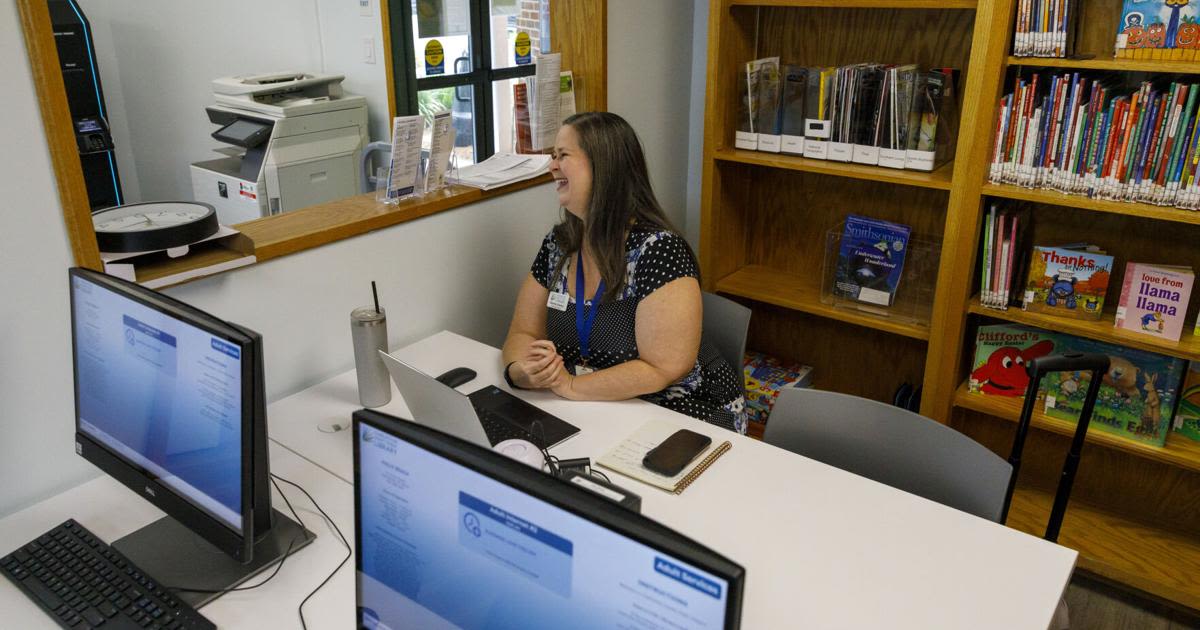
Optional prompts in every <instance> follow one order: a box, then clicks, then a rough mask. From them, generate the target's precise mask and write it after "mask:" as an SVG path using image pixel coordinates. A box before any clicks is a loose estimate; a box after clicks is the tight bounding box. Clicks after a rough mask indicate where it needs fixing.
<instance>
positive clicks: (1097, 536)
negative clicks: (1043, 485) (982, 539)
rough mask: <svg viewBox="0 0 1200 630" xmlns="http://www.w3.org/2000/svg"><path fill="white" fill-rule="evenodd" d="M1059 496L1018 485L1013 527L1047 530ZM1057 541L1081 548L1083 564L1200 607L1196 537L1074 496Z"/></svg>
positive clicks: (1027, 530) (1038, 533) (1036, 533)
mask: <svg viewBox="0 0 1200 630" xmlns="http://www.w3.org/2000/svg"><path fill="white" fill-rule="evenodd" d="M1053 501H1054V495H1053V494H1052V493H1050V492H1045V491H1042V490H1039V489H1035V488H1030V487H1026V486H1018V487H1017V490H1016V492H1015V493H1014V494H1013V501H1012V507H1011V509H1010V510H1009V513H1008V523H1007V524H1008V526H1009V527H1012V528H1014V529H1019V530H1021V531H1023V532H1025V533H1028V534H1030V535H1033V536H1041V535H1043V534H1044V533H1045V532H1046V521H1047V520H1048V519H1049V516H1050V506H1051V504H1052V503H1053ZM1058 543H1059V544H1060V545H1063V546H1064V547H1069V548H1071V549H1074V550H1076V551H1078V552H1079V563H1078V565H1077V566H1078V568H1080V569H1082V570H1084V571H1087V572H1088V573H1091V574H1093V575H1098V576H1100V577H1103V578H1106V579H1108V580H1113V581H1116V582H1120V583H1123V584H1128V585H1130V586H1132V587H1134V588H1137V589H1140V590H1143V591H1145V592H1147V593H1151V594H1153V595H1156V596H1158V597H1161V598H1163V599H1167V600H1170V601H1173V602H1177V603H1179V604H1183V605H1184V606H1188V607H1191V608H1193V609H1200V542H1198V541H1197V539H1196V537H1195V536H1194V535H1188V534H1185V533H1182V532H1179V531H1173V530H1167V529H1163V528H1162V527H1160V526H1158V525H1148V524H1146V523H1143V522H1140V521H1136V520H1132V519H1129V518H1126V517H1123V516H1121V515H1118V514H1114V513H1112V512H1109V511H1106V510H1104V509H1101V508H1098V507H1095V506H1092V505H1089V504H1087V503H1083V502H1080V501H1077V500H1074V499H1072V500H1071V504H1070V507H1069V508H1068V509H1067V515H1066V518H1065V519H1064V521H1063V528H1062V531H1061V532H1060V533H1059V537H1058Z"/></svg>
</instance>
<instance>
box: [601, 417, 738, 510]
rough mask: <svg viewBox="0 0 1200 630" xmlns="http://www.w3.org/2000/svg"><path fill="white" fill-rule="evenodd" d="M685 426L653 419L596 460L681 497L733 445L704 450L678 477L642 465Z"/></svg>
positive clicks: (719, 445)
mask: <svg viewBox="0 0 1200 630" xmlns="http://www.w3.org/2000/svg"><path fill="white" fill-rule="evenodd" d="M681 428H683V427H680V426H677V425H674V424H671V423H669V422H661V421H657V420H651V421H650V422H647V423H646V424H643V425H642V426H641V428H639V429H638V430H637V431H636V432H634V434H633V435H631V436H629V437H627V438H625V440H624V441H622V442H621V443H620V444H618V445H616V446H614V447H613V448H612V450H610V451H609V452H607V453H605V454H604V455H602V456H601V457H600V459H597V460H596V463H597V464H599V465H601V466H603V467H605V468H608V469H609V470H613V471H616V472H619V473H621V474H622V475H625V476H626V477H632V478H634V479H637V480H638V481H641V482H644V483H648V484H650V485H652V486H655V487H658V488H662V489H663V490H668V491H671V492H674V493H675V494H679V493H681V492H683V491H684V490H686V489H687V487H688V486H690V485H692V482H694V481H696V478H697V477H699V476H700V475H701V474H702V473H703V472H704V471H706V470H708V467H709V466H712V465H713V462H715V461H717V459H718V458H720V457H721V456H722V455H724V454H725V453H726V452H727V451H728V450H729V449H731V448H733V445H732V444H730V443H729V442H728V441H725V442H721V443H720V444H717V443H715V442H714V443H712V444H709V446H708V448H706V449H704V451H702V452H701V453H700V454H699V455H697V456H696V459H694V460H692V463H691V464H689V465H687V466H685V467H684V469H683V470H682V471H680V473H679V474H677V475H675V476H674V477H668V476H666V475H660V474H658V473H656V472H654V471H652V470H649V469H648V468H646V467H645V466H643V465H642V458H643V457H645V456H646V453H648V452H650V449H652V448H654V447H655V446H658V445H659V444H660V443H662V441H663V440H665V439H667V438H668V437H669V436H670V435H671V434H672V433H674V432H676V431H678V430H679V429H681Z"/></svg>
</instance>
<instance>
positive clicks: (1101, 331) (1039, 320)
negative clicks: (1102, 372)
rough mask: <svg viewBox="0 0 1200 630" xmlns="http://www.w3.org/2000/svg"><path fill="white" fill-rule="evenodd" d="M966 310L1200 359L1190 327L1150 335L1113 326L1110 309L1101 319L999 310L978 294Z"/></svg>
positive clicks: (1197, 341)
mask: <svg viewBox="0 0 1200 630" xmlns="http://www.w3.org/2000/svg"><path fill="white" fill-rule="evenodd" d="M967 310H968V312H971V313H975V314H977V315H983V316H985V317H993V318H995V319H1002V320H1004V321H1009V322H1013V323H1017V324H1026V325H1028V326H1036V327H1038V328H1044V329H1047V330H1054V331H1057V332H1064V333H1067V334H1071V335H1077V336H1079V337H1086V338H1088V339H1095V340H1097V341H1104V342H1107V343H1113V344H1116V345H1119V346H1125V347H1127V348H1137V349H1139V350H1147V351H1149V352H1157V353H1159V354H1165V355H1167V356H1171V357H1179V358H1181V359H1186V360H1188V361H1200V338H1197V337H1196V336H1195V335H1194V334H1192V332H1191V331H1190V330H1185V331H1184V333H1183V336H1182V337H1180V339H1179V341H1177V342H1176V341H1170V340H1163V339H1158V338H1155V337H1151V336H1150V335H1140V334H1138V333H1135V332H1129V331H1127V330H1121V329H1118V328H1115V327H1113V317H1114V314H1113V313H1112V312H1111V311H1108V312H1105V313H1104V316H1103V317H1102V318H1100V320H1099V321H1094V322H1092V321H1084V320H1080V319H1069V318H1066V317H1055V316H1054V315H1047V314H1045V313H1034V312H1031V311H1023V310H1021V309H1019V308H1016V307H1009V309H1008V310H1007V311H999V310H995V309H990V308H986V307H984V306H983V305H982V304H980V303H979V296H978V295H976V296H975V297H974V298H972V299H971V303H970V305H969V306H968V307H967Z"/></svg>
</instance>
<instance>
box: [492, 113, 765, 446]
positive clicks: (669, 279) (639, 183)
mask: <svg viewBox="0 0 1200 630" xmlns="http://www.w3.org/2000/svg"><path fill="white" fill-rule="evenodd" d="M550 173H551V174H552V175H554V180H555V184H556V186H557V190H558V201H559V205H561V206H562V207H563V209H565V210H566V212H565V213H564V214H563V219H562V221H561V222H560V223H559V224H558V225H556V226H554V228H553V229H552V230H551V231H550V233H549V234H547V235H546V238H545V239H544V240H543V241H542V248H541V250H540V251H539V252H538V254H537V258H536V259H535V260H534V262H533V268H532V270H531V273H530V274H529V276H528V277H527V278H526V279H525V282H524V284H523V285H522V286H521V290H520V293H519V294H518V295H517V305H516V309H515V310H514V312H513V319H512V325H511V326H510V327H509V330H508V338H507V339H506V340H505V342H504V362H505V379H506V380H508V382H509V384H510V385H512V386H514V387H518V388H525V389H535V388H547V389H550V390H552V391H553V392H554V393H556V394H558V395H559V396H562V397H564V398H569V399H572V400H624V399H628V398H634V397H641V398H643V399H644V400H648V401H650V402H653V403H655V404H658V405H662V406H663V407H667V408H668V409H673V410H675V411H678V412H681V413H685V414H687V415H690V416H693V417H696V418H699V419H701V420H704V421H706V422H711V423H714V424H718V425H721V426H724V427H726V428H730V429H733V430H736V431H738V432H741V433H745V431H746V416H745V412H744V400H743V398H742V379H741V377H740V374H739V373H738V372H737V371H736V370H735V368H734V367H733V366H730V365H729V364H728V363H727V362H725V361H724V360H723V359H722V358H721V356H720V355H719V354H718V353H717V352H716V351H715V350H714V349H713V348H711V347H710V346H708V344H702V343H701V342H700V320H701V308H702V307H701V300H700V284H699V282H698V281H697V277H698V276H699V269H698V266H697V264H696V259H695V256H693V255H692V251H691V248H689V247H688V244H687V242H686V241H685V240H684V239H683V238H682V237H681V236H679V234H677V233H676V232H675V230H673V229H672V228H671V225H670V223H669V222H668V220H667V218H666V216H665V215H664V214H663V211H662V208H661V207H660V206H659V204H658V200H657V199H655V197H654V192H653V191H652V190H651V188H650V178H649V176H648V174H647V173H646V159H645V157H644V156H643V154H642V146H641V143H640V142H639V141H638V138H637V134H635V133H634V131H633V128H632V127H630V126H629V123H627V122H625V120H624V119H622V118H621V117H620V116H617V115H615V114H610V113H607V112H586V113H581V114H576V115H574V116H571V117H570V118H568V119H567V120H566V121H565V122H564V124H563V126H562V128H561V129H560V130H559V132H558V137H557V139H556V141H555V148H554V159H553V161H551V163H550ZM580 295H582V296H583V299H582V301H580V300H579V299H578V297H579V296H580Z"/></svg>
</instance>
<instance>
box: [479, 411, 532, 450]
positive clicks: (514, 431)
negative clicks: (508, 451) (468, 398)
mask: <svg viewBox="0 0 1200 630" xmlns="http://www.w3.org/2000/svg"><path fill="white" fill-rule="evenodd" d="M475 413H476V414H477V415H478V416H479V424H482V425H483V432H484V433H486V434H487V438H488V442H491V443H492V446H495V445H497V444H499V443H501V442H503V441H504V440H526V441H528V442H533V443H534V444H535V445H537V446H538V447H539V448H544V447H545V445H544V444H541V442H543V441H544V440H538V439H535V438H534V437H533V436H532V435H529V432H528V431H526V430H525V429H522V428H521V427H519V426H517V425H515V424H513V423H512V422H510V421H509V420H508V419H507V418H505V417H504V416H501V415H500V414H497V413H495V412H493V411H488V410H487V409H480V408H479V407H476V408H475Z"/></svg>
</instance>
